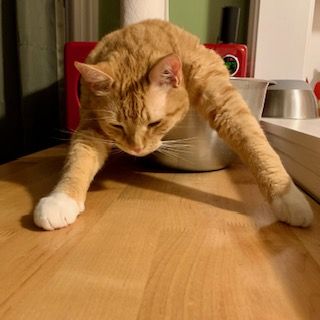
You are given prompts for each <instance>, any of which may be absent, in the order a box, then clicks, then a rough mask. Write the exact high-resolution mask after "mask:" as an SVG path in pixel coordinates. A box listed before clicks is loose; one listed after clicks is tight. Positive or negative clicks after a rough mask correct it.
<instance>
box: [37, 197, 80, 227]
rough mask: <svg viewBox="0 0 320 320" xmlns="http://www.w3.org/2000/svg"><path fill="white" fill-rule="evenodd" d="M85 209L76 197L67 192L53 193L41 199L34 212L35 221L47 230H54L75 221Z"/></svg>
mask: <svg viewBox="0 0 320 320" xmlns="http://www.w3.org/2000/svg"><path fill="white" fill-rule="evenodd" d="M83 210H84V206H83V205H79V204H78V203H77V202H76V201H75V200H74V199H72V198H71V197H69V196H68V195H67V194H65V193H62V192H61V193H52V194H51V195H49V196H48V197H45V198H42V199H40V201H39V202H38V204H37V206H36V208H35V210H34V214H33V220H34V223H35V224H36V225H37V226H38V227H40V228H43V229H45V230H54V229H59V228H63V227H66V226H68V225H69V224H71V223H73V222H75V220H76V218H77V216H78V215H79V214H80V212H81V211H83Z"/></svg>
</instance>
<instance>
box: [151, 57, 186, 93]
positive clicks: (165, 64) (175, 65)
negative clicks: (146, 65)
mask: <svg viewBox="0 0 320 320" xmlns="http://www.w3.org/2000/svg"><path fill="white" fill-rule="evenodd" d="M149 81H150V83H153V84H156V85H160V86H162V85H171V86H172V87H174V88H177V87H179V85H180V83H181V81H182V63H181V60H180V58H179V56H178V55H176V54H174V53H172V54H169V55H168V56H165V57H163V58H161V59H160V60H159V61H158V62H156V63H155V64H154V65H153V67H152V68H151V70H150V72H149Z"/></svg>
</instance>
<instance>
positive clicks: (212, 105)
mask: <svg viewBox="0 0 320 320" xmlns="http://www.w3.org/2000/svg"><path fill="white" fill-rule="evenodd" d="M212 74H214V72H213V73H212ZM201 87H202V88H201ZM199 88H201V94H200V95H199V94H198V95H197V96H196V101H195V103H196V104H197V106H198V109H199V110H200V111H201V112H202V113H203V114H204V115H205V117H206V118H207V119H208V120H209V122H210V125H211V126H212V127H213V128H214V129H215V130H217V132H218V134H219V135H220V136H221V137H222V138H223V139H224V140H225V141H226V143H227V144H228V145H229V146H230V147H231V148H232V149H233V150H234V151H235V152H236V153H237V154H238V155H239V156H240V157H241V159H242V160H243V161H244V162H245V163H246V164H247V165H248V166H249V168H250V169H251V171H252V172H253V174H254V176H255V177H256V179H257V182H258V185H259V187H260V190H261V191H262V193H263V194H264V196H265V197H266V199H267V200H268V201H269V203H270V204H271V206H272V208H273V211H274V213H275V215H276V217H277V218H278V219H279V220H280V221H283V222H286V223H288V224H290V225H293V226H301V227H307V226H309V225H310V224H311V222H312V219H313V212H312V210H311V208H310V205H309V203H308V202H307V200H306V198H305V196H304V195H303V194H302V193H301V192H300V191H299V189H298V188H297V187H296V186H295V185H294V183H293V182H292V180H291V178H290V176H289V175H288V173H287V172H286V170H285V169H284V167H283V165H282V163H281V160H280V158H279V156H278V155H277V154H276V152H275V151H274V150H273V149H272V147H271V146H270V144H269V143H268V141H267V139H266V137H265V135H264V133H263V131H262V129H261V127H260V125H259V123H258V122H257V121H256V119H255V118H254V117H253V115H252V114H251V113H250V111H249V108H248V106H247V105H246V103H245V101H244V100H243V98H242V97H241V95H240V94H239V93H238V91H237V90H236V89H235V88H233V87H232V85H231V84H230V82H229V80H228V79H227V77H225V76H221V74H220V75H219V76H217V77H212V78H211V79H210V76H209V81H207V83H206V85H205V86H203V84H202V86H201V85H199Z"/></svg>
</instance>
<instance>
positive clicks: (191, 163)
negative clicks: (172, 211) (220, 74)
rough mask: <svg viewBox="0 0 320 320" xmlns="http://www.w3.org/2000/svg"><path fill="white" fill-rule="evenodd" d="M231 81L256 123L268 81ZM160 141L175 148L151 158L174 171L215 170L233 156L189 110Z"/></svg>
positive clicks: (230, 160) (228, 161)
mask: <svg viewBox="0 0 320 320" xmlns="http://www.w3.org/2000/svg"><path fill="white" fill-rule="evenodd" d="M231 82H232V84H233V85H234V86H235V87H236V88H237V89H238V90H239V92H240V93H241V95H242V96H243V98H244V100H245V101H246V102H247V104H248V105H249V107H250V109H251V111H252V113H253V115H254V116H255V117H256V119H257V120H259V119H260V117H261V113H262V110H263V105H264V99H265V95H266V91H267V87H268V85H269V81H266V80H258V79H253V78H233V79H231ZM163 140H164V141H166V140H167V141H169V144H170V145H174V144H175V145H176V147H175V149H174V150H172V151H171V152H170V151H168V150H167V151H166V152H165V153H162V152H160V151H156V152H154V153H153V154H152V156H151V157H152V159H153V160H154V161H156V162H157V163H160V164H162V165H165V166H167V167H170V168H174V169H179V170H187V171H211V170H218V169H222V168H225V167H226V166H228V165H229V164H230V163H231V162H232V160H233V159H234V157H235V154H234V153H233V151H231V150H230V149H229V147H228V146H227V145H226V144H225V143H224V142H223V140H222V139H221V138H219V136H218V134H217V132H216V131H215V130H213V129H212V128H211V127H210V126H209V124H208V122H207V121H206V120H205V119H203V118H202V116H200V115H199V114H198V113H197V112H196V111H195V110H194V108H192V107H190V110H189V112H188V113H187V115H186V116H185V118H184V119H183V120H182V121H181V122H180V123H179V124H178V125H177V126H176V127H174V128H173V129H172V130H171V131H170V132H169V133H168V134H167V135H166V136H165V138H164V139H163ZM170 141H171V142H170ZM174 141H176V143H174ZM171 148H172V147H171Z"/></svg>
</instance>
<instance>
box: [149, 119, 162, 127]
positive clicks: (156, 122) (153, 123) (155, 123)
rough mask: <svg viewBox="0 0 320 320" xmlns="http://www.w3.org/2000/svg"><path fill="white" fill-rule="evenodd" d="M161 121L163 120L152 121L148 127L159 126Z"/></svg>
mask: <svg viewBox="0 0 320 320" xmlns="http://www.w3.org/2000/svg"><path fill="white" fill-rule="evenodd" d="M160 123H161V120H158V121H154V122H150V123H149V124H148V128H154V127H156V126H158V125H159V124H160Z"/></svg>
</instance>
